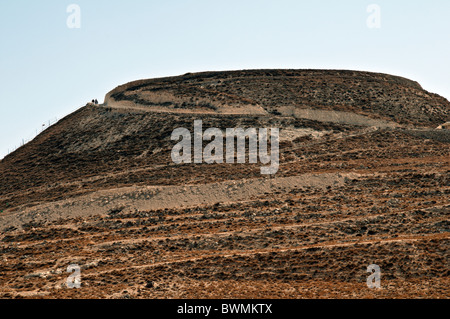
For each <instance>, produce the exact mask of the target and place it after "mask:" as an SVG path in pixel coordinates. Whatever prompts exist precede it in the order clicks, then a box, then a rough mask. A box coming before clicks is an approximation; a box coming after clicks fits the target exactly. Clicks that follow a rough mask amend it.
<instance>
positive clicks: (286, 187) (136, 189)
mask: <svg viewBox="0 0 450 319" xmlns="http://www.w3.org/2000/svg"><path fill="white" fill-rule="evenodd" d="M359 176H360V175H359V174H356V173H345V174H340V173H323V174H304V175H300V176H291V177H279V178H258V179H249V180H241V181H226V182H220V183H211V184H204V185H185V186H132V187H124V188H117V189H112V190H101V191H98V192H95V193H92V194H89V195H84V196H80V197H76V198H72V199H67V200H62V201H57V202H53V203H46V204H42V205H38V206H35V207H31V208H24V209H21V210H19V211H16V212H10V213H8V214H7V215H3V216H0V231H3V230H5V229H7V228H9V227H15V228H18V229H21V228H22V225H23V224H27V223H30V222H35V223H39V222H48V221H53V220H58V219H60V218H76V217H83V216H92V215H99V214H100V215H102V214H107V213H108V212H110V211H112V210H115V209H122V210H131V211H132V210H134V209H137V210H152V209H164V208H178V207H191V206H198V205H213V204H215V203H230V202H238V201H243V200H250V199H253V198H258V197H263V196H265V195H268V197H271V196H270V195H269V194H273V193H278V192H283V193H286V192H289V191H291V190H293V189H297V188H302V187H317V188H326V187H327V186H340V185H343V184H344V182H345V180H346V179H355V178H358V177H359Z"/></svg>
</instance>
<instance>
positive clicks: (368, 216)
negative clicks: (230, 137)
mask: <svg viewBox="0 0 450 319" xmlns="http://www.w3.org/2000/svg"><path fill="white" fill-rule="evenodd" d="M196 119H201V120H202V121H203V127H204V129H206V128H212V127H214V128H219V129H221V130H225V129H226V128H234V127H242V128H249V127H252V128H265V127H276V128H279V129H280V141H279V142H280V167H279V170H278V172H277V174H275V175H274V176H261V174H260V170H259V168H260V166H261V165H260V164H249V163H244V164H230V163H223V164H217V163H215V164H206V163H191V164H175V163H173V161H172V160H171V150H172V148H173V146H174V144H175V143H176V142H174V141H172V140H171V134H172V132H173V130H174V129H176V128H180V127H184V128H187V129H189V130H190V131H191V132H192V131H193V124H194V120H196ZM449 120H450V103H449V101H447V100H446V99H445V98H443V97H441V96H439V95H437V94H434V93H430V92H427V91H425V90H423V89H422V87H421V86H420V85H419V84H418V83H417V82H414V81H411V80H408V79H405V78H401V77H397V76H392V75H387V74H379V73H370V72H358V71H343V70H342V71H341V70H242V71H228V72H202V73H193V74H191V73H188V74H185V75H182V76H177V77H167V78H158V79H149V80H139V81H135V82H131V83H127V84H124V85H121V86H119V87H117V88H115V89H114V90H112V91H111V92H109V93H108V94H106V97H105V102H104V104H100V105H94V104H90V103H89V104H87V105H86V106H83V107H81V108H80V109H78V110H77V111H76V112H74V113H72V114H70V115H68V116H66V117H65V118H64V119H62V120H60V121H59V122H58V123H57V124H55V125H53V126H51V127H50V128H48V129H47V130H45V131H44V132H42V133H41V134H40V135H38V136H37V137H36V138H35V139H34V140H33V141H31V142H29V143H27V144H26V145H24V146H23V147H21V148H19V149H17V150H16V151H15V152H13V153H11V154H9V155H8V156H6V157H5V158H4V159H3V160H2V161H1V162H0V175H1V176H2V183H0V251H1V255H0V273H1V276H0V297H2V298H15V297H30V298H41V297H44V298H61V297H62V298H66V297H67V298H78V297H79V298H374V297H377V298H383V297H387V298H397V297H398V298H428V297H438V298H439V297H441V298H443V297H448V296H449V295H450V290H449V287H450V279H449V269H448V265H449V254H448V251H449V249H450V242H449V238H450V222H449V212H450V202H449V198H450V169H449V168H450V165H449V164H450V147H449V143H450V130H448V129H445V128H443V129H437V127H438V126H440V125H442V124H443V123H445V122H448V121H449ZM70 264H78V265H79V266H80V267H81V278H82V284H81V288H79V289H68V288H67V286H66V279H67V277H68V276H69V275H70V274H69V273H67V272H66V269H67V266H69V265H70ZM371 264H377V265H378V266H380V268H381V272H382V277H381V285H382V288H381V289H369V288H367V285H366V279H367V277H368V276H369V275H370V274H369V273H367V271H366V270H367V267H368V266H369V265H371Z"/></svg>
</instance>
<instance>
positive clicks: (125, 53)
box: [0, 0, 450, 158]
mask: <svg viewBox="0 0 450 319" xmlns="http://www.w3.org/2000/svg"><path fill="white" fill-rule="evenodd" d="M372 3H374V4H378V5H379V6H380V8H381V28H380V29H369V28H368V27H367V25H366V20H367V17H368V16H369V13H367V12H366V8H367V6H368V5H369V4H372ZM69 4H77V5H79V6H80V8H81V28H80V29H69V28H68V27H67V24H66V20H67V18H68V16H69V13H67V12H66V8H67V6H68V5H69ZM0 39H1V42H0V43H1V44H0V48H1V50H0V96H1V100H0V158H2V157H3V156H4V155H6V153H7V151H8V149H12V148H14V147H15V146H18V145H19V144H20V143H21V140H22V138H25V139H30V138H32V137H34V135H35V134H36V130H39V129H40V127H41V126H42V123H44V122H48V120H54V119H55V117H57V118H58V119H60V118H61V117H63V116H64V115H67V114H69V113H70V112H72V111H73V110H75V109H76V108H78V107H80V106H82V105H84V104H85V103H86V102H88V101H90V100H91V99H93V98H97V99H98V100H99V101H100V102H102V101H103V98H104V95H105V94H106V93H107V92H108V91H109V90H111V89H113V88H114V87H116V86H117V85H120V84H123V83H126V82H129V81H132V80H137V79H141V78H152V77H161V76H169V75H179V74H184V73H186V72H198V71H208V70H236V69H255V68H299V69H300V68H314V69H322V68H326V69H352V70H366V71H374V72H383V73H390V74H394V75H400V76H404V77H407V78H410V79H412V80H416V81H418V82H419V83H420V84H422V86H423V87H424V89H426V90H428V91H431V92H434V93H438V94H440V95H442V96H444V97H446V98H447V99H450V59H449V56H450V1H448V0H430V1H414V0H410V1H404V0H395V1H392V0H390V1H377V0H372V1H365V0H341V1H336V0H316V1H312V0H311V1H301V0H290V1H288V0H273V1H268V0H266V1H264V0H239V1H235V0H227V1H214V0H185V1H181V0H166V1H144V0H142V1H138V0H129V1H118V0H116V1H113V0H89V1H87V0H79V1H77V0H71V1H62V0H53V1H52V0H42V1H36V0H1V2H0Z"/></svg>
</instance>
